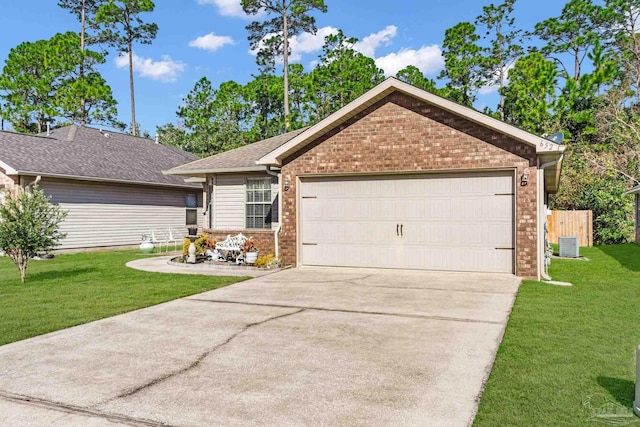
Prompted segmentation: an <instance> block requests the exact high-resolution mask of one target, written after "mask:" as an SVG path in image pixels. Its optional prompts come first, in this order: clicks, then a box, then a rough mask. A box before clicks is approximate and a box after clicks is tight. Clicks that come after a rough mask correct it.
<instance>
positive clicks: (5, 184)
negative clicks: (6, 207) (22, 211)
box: [0, 172, 15, 202]
mask: <svg viewBox="0 0 640 427" xmlns="http://www.w3.org/2000/svg"><path fill="white" fill-rule="evenodd" d="M14 184H15V183H14V181H13V179H11V178H10V177H9V176H7V175H5V174H4V173H2V172H0V202H1V201H2V200H3V199H4V190H11V189H12V188H13V185H14Z"/></svg>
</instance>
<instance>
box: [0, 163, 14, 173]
mask: <svg viewBox="0 0 640 427" xmlns="http://www.w3.org/2000/svg"><path fill="white" fill-rule="evenodd" d="M0 168H2V169H3V170H4V171H5V175H18V171H17V170H15V169H14V168H12V167H11V166H9V165H8V164H6V163H4V162H3V161H1V160H0Z"/></svg>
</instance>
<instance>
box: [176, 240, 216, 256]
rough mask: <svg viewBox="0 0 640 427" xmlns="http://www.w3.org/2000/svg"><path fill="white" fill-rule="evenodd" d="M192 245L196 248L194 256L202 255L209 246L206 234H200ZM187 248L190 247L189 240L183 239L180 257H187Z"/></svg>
mask: <svg viewBox="0 0 640 427" xmlns="http://www.w3.org/2000/svg"><path fill="white" fill-rule="evenodd" d="M193 244H194V245H195V246H196V256H198V255H204V253H205V251H206V250H207V248H208V246H209V245H210V242H209V236H207V235H206V234H200V235H199V236H198V238H197V239H196V240H195V241H194V242H193ZM189 246H191V240H189V238H187V237H185V239H184V243H183V244H182V256H184V257H186V256H188V255H189Z"/></svg>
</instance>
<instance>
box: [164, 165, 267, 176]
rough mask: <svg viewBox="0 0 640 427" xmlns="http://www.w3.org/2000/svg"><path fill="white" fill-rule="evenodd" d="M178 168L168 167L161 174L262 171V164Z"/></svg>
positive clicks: (192, 174)
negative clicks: (232, 166) (210, 167)
mask: <svg viewBox="0 0 640 427" xmlns="http://www.w3.org/2000/svg"><path fill="white" fill-rule="evenodd" d="M176 169H178V170H174V169H169V170H168V171H162V174H163V175H181V176H198V175H208V174H217V173H242V172H264V167H262V166H246V167H241V168H218V169H193V170H179V167H178V168H176Z"/></svg>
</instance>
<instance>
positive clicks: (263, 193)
mask: <svg viewBox="0 0 640 427" xmlns="http://www.w3.org/2000/svg"><path fill="white" fill-rule="evenodd" d="M246 219H247V221H246V224H247V229H270V228H271V221H272V220H271V178H248V179H247V209H246Z"/></svg>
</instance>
